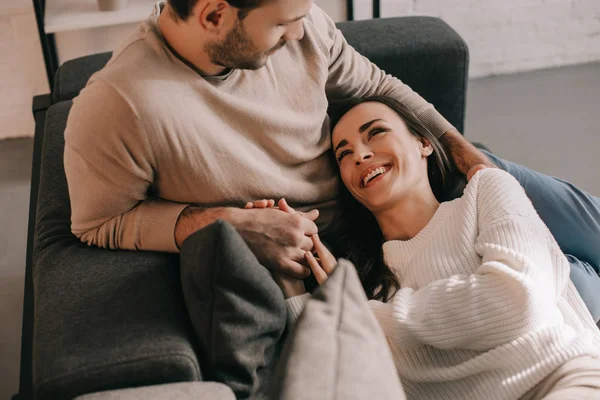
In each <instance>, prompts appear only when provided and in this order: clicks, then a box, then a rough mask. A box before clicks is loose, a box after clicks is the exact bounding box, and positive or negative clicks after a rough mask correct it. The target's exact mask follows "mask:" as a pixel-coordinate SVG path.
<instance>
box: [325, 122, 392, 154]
mask: <svg viewBox="0 0 600 400" xmlns="http://www.w3.org/2000/svg"><path fill="white" fill-rule="evenodd" d="M377 121H383V120H382V119H381V118H376V119H374V120H372V121H369V122H367V123H366V124H363V125H361V127H360V128H358V131H359V132H360V133H364V132H365V131H366V130H367V129H369V127H370V126H371V125H373V124H374V123H375V122H377ZM347 145H348V141H347V140H346V139H343V140H342V141H341V142H339V143H338V145H337V146H336V147H335V150H334V151H333V152H334V153H337V151H338V150H339V149H340V147H344V146H347Z"/></svg>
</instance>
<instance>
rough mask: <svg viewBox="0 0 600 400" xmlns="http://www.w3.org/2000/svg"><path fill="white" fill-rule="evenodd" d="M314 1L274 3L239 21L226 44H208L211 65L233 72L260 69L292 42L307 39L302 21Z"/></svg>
mask: <svg viewBox="0 0 600 400" xmlns="http://www.w3.org/2000/svg"><path fill="white" fill-rule="evenodd" d="M311 7H312V0H272V1H270V2H267V3H266V4H265V5H264V6H261V7H259V8H256V9H254V10H251V11H250V12H249V13H248V15H247V16H246V18H244V19H243V20H240V19H239V18H238V19H237V21H235V23H234V26H233V28H231V29H230V30H229V32H227V33H226V35H225V38H224V39H222V40H215V41H212V42H210V43H208V44H206V47H205V51H206V53H207V54H208V56H209V57H210V59H211V61H212V62H213V63H214V64H216V65H220V66H223V67H226V68H231V69H258V68H261V67H263V66H264V65H265V64H266V63H267V60H268V59H269V56H271V55H273V54H274V53H275V52H276V51H277V50H279V49H280V48H282V47H283V46H284V45H285V43H286V42H287V41H288V40H300V39H302V37H303V36H304V27H303V25H302V19H303V17H305V16H306V15H307V14H308V12H309V11H310V8H311Z"/></svg>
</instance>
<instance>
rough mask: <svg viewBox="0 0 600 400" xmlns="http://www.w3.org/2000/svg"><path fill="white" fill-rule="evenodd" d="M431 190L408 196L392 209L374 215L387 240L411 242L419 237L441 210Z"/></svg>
mask: <svg viewBox="0 0 600 400" xmlns="http://www.w3.org/2000/svg"><path fill="white" fill-rule="evenodd" d="M439 206H440V203H439V202H438V201H437V199H436V198H435V196H434V195H433V192H431V190H428V191H427V190H425V191H424V192H420V193H418V194H413V195H407V196H405V197H404V198H403V199H402V200H400V201H398V202H396V204H394V205H393V206H392V207H390V208H387V209H385V210H382V211H379V212H376V213H374V215H375V218H376V219H377V222H378V223H379V227H380V228H381V232H382V233H383V237H384V238H385V240H386V241H387V240H409V239H412V238H413V237H415V236H417V234H418V233H419V232H421V231H422V230H423V228H425V227H426V226H427V224H428V223H429V221H431V219H432V218H433V216H434V214H435V212H436V211H437V209H438V208H439Z"/></svg>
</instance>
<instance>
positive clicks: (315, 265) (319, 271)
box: [304, 251, 327, 285]
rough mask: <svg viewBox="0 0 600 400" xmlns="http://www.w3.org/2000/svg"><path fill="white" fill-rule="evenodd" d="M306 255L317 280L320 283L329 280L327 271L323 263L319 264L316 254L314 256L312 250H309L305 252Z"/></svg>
mask: <svg viewBox="0 0 600 400" xmlns="http://www.w3.org/2000/svg"><path fill="white" fill-rule="evenodd" d="M304 255H305V257H306V261H307V262H308V266H309V267H310V270H311V272H312V273H313V275H314V276H315V279H316V280H317V282H318V283H319V285H322V284H323V283H325V281H326V280H327V273H326V272H325V271H324V270H323V268H321V265H320V264H319V262H318V261H317V259H316V258H315V256H313V255H312V253H311V252H310V251H307V252H306V253H304Z"/></svg>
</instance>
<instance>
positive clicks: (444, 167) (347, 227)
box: [331, 96, 456, 302]
mask: <svg viewBox="0 0 600 400" xmlns="http://www.w3.org/2000/svg"><path fill="white" fill-rule="evenodd" d="M366 102H377V103H381V104H384V105H386V106H388V107H389V108H391V109H392V110H393V111H395V112H396V114H398V116H399V117H400V118H402V119H403V120H404V123H405V124H406V126H407V127H408V130H409V132H410V133H411V134H412V135H413V136H415V137H417V138H419V139H421V140H422V139H425V140H427V141H428V142H429V143H430V144H431V146H432V147H433V154H432V155H431V156H430V157H428V159H427V172H428V176H429V184H430V185H431V189H432V191H433V194H434V195H435V197H436V198H437V199H438V201H447V200H450V199H451V196H452V195H451V192H452V188H453V187H454V185H455V181H454V177H455V176H456V175H455V171H456V166H455V165H454V163H453V161H452V159H451V158H450V157H449V156H448V154H447V153H446V151H445V150H444V147H443V146H442V144H441V142H440V140H439V139H438V138H437V137H435V135H434V134H433V133H431V131H430V130H429V129H427V127H425V125H424V124H423V123H422V122H421V121H420V120H419V119H418V118H417V116H416V115H415V114H414V113H413V112H412V111H411V110H410V109H408V107H406V106H405V105H404V104H402V103H400V102H399V101H398V100H396V99H394V98H392V97H387V96H371V97H364V98H357V99H352V100H350V101H348V102H346V103H345V104H343V105H341V106H340V107H339V108H338V109H337V110H334V111H333V112H332V116H331V130H332V131H333V128H335V126H336V125H337V124H338V122H339V121H340V119H341V118H342V117H343V116H344V115H345V114H346V113H347V112H348V111H350V110H351V109H353V108H354V107H356V106H357V105H359V104H362V103H366ZM331 162H332V163H334V164H335V165H336V166H337V162H336V161H335V155H334V154H333V152H331ZM339 186H340V198H339V199H340V209H341V228H340V238H339V239H340V240H341V241H342V243H344V244H345V247H346V248H347V249H348V250H347V252H346V254H344V255H343V257H345V258H347V259H349V260H350V261H352V262H353V263H354V265H355V267H356V269H357V272H358V276H359V277H360V280H361V282H362V285H363V288H364V289H365V292H366V294H367V297H368V298H369V299H375V300H382V301H384V302H385V301H387V300H388V299H390V298H391V297H392V295H393V294H394V293H395V292H396V291H397V290H398V289H399V288H400V284H399V282H398V279H397V278H396V276H395V275H394V273H393V272H392V270H391V269H390V268H389V267H388V266H387V265H386V264H385V262H384V260H383V252H382V245H383V243H384V241H385V240H384V237H383V233H382V232H381V229H380V228H379V224H378V223H377V220H376V219H375V216H374V215H373V214H372V213H371V211H369V210H368V209H367V208H365V207H364V206H363V205H362V204H360V203H359V202H358V201H357V200H356V199H355V198H354V196H352V194H351V193H350V191H349V190H348V189H347V188H346V186H345V185H344V183H343V182H341V179H340V182H339Z"/></svg>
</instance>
